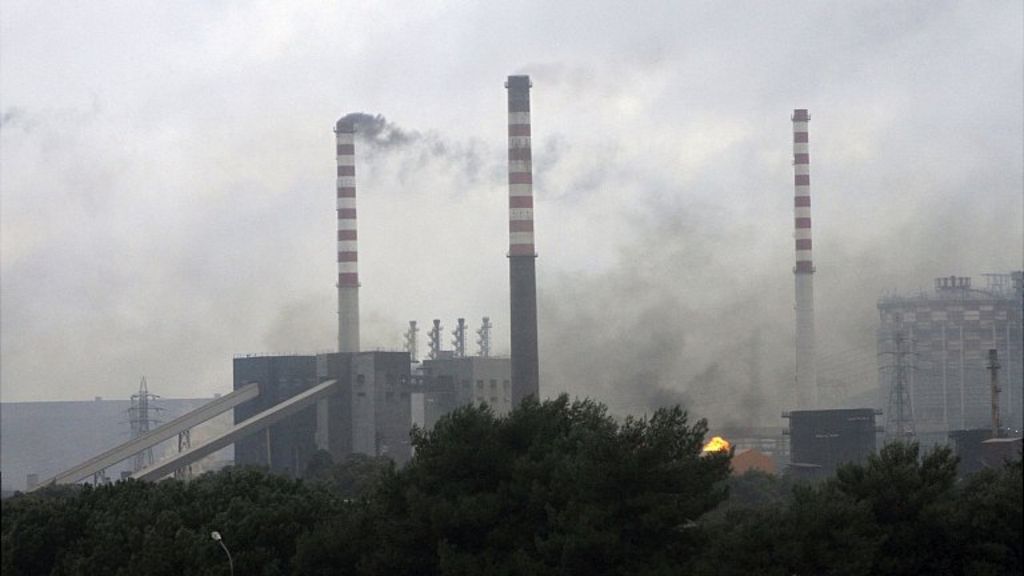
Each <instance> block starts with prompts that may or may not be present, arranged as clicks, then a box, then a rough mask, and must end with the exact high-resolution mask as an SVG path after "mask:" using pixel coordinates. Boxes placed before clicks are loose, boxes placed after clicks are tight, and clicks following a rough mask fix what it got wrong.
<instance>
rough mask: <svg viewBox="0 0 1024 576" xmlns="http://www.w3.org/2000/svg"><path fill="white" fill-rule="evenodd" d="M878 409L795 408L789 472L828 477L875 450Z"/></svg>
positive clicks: (791, 420) (790, 414) (788, 415)
mask: <svg viewBox="0 0 1024 576" xmlns="http://www.w3.org/2000/svg"><path fill="white" fill-rule="evenodd" d="M877 415H878V412H877V411H875V410H874V409H871V408H846V409H836V410H794V411H792V412H788V413H784V414H783V417H784V418H787V419H789V429H788V430H787V433H788V434H789V443H790V453H789V458H790V463H789V472H790V473H791V474H793V475H794V476H796V477H798V478H825V477H828V476H831V475H832V474H834V473H835V471H836V468H837V467H839V466H840V465H841V464H845V463H847V462H861V461H863V460H864V459H866V458H867V457H868V456H869V455H871V454H872V453H874V452H875V448H876V442H877V439H876V435H877V434H878V432H879V430H878V428H877V426H876V425H875V416H877Z"/></svg>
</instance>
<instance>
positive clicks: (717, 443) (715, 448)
mask: <svg viewBox="0 0 1024 576" xmlns="http://www.w3.org/2000/svg"><path fill="white" fill-rule="evenodd" d="M731 448H732V444H730V443H729V441H728V440H726V439H725V438H722V437H721V436H715V437H713V438H712V439H711V440H708V443H707V444H705V445H704V448H702V449H701V453H703V454H709V453H711V452H728V451H729V449H731Z"/></svg>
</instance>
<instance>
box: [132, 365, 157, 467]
mask: <svg viewBox="0 0 1024 576" xmlns="http://www.w3.org/2000/svg"><path fill="white" fill-rule="evenodd" d="M157 398H159V396H157V395H156V394H153V393H152V392H150V391H149V387H148V385H147V384H146V377H145V376H143V377H142V380H141V381H140V382H139V391H138V392H137V393H135V394H132V398H131V401H132V403H131V407H130V408H128V423H129V424H130V425H131V429H132V438H138V437H139V436H142V435H144V434H146V433H147V432H149V431H150V430H152V429H153V428H154V425H156V424H159V423H160V420H158V419H156V418H155V417H154V413H156V412H159V411H160V410H162V408H160V407H159V406H156V405H154V404H153V403H152V402H153V400H156V399H157ZM152 463H153V449H152V448H147V449H145V450H143V451H142V452H139V453H138V454H136V455H135V456H134V458H133V459H132V470H133V471H134V472H138V471H139V470H142V469H143V468H145V467H147V466H149V465H151V464H152Z"/></svg>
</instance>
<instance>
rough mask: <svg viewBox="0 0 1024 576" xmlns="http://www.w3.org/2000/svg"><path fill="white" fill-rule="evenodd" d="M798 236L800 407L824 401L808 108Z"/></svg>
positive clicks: (796, 121) (798, 161)
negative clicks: (818, 359) (817, 334)
mask: <svg viewBox="0 0 1024 576" xmlns="http://www.w3.org/2000/svg"><path fill="white" fill-rule="evenodd" d="M792 120H793V172H794V182H793V184H794V196H793V216H794V220H793V222H794V230H795V231H794V238H795V240H796V266H795V267H794V268H793V275H794V280H795V288H796V388H797V390H796V392H797V394H796V403H797V407H798V408H800V409H807V408H814V407H816V406H817V405H818V403H819V402H820V398H819V391H818V374H817V364H816V359H815V336H814V263H813V260H812V258H811V155H810V150H809V147H808V146H809V138H808V132H807V123H808V122H810V120H811V116H810V114H808V113H807V110H806V109H796V110H793V116H792Z"/></svg>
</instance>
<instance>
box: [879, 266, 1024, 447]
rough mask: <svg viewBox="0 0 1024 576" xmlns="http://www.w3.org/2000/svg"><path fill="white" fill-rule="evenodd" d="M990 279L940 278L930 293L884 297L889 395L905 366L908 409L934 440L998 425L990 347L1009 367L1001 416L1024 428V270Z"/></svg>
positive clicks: (882, 343)
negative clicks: (980, 283) (994, 415)
mask: <svg viewBox="0 0 1024 576" xmlns="http://www.w3.org/2000/svg"><path fill="white" fill-rule="evenodd" d="M985 281H986V283H985V286H983V287H977V286H975V285H974V283H973V282H972V280H971V278H968V277H956V276H951V277H946V278H938V279H936V280H935V285H934V290H933V291H932V292H930V293H925V292H921V293H918V294H912V295H887V296H884V297H882V298H881V299H880V300H879V301H878V311H879V328H878V337H877V345H878V351H879V355H880V358H882V360H880V362H881V364H882V365H881V366H880V371H879V384H880V388H881V394H882V398H883V400H884V399H886V398H888V397H889V396H890V395H891V392H892V390H893V388H894V386H896V385H897V384H898V383H899V382H898V378H899V375H900V373H901V370H900V368H901V367H902V368H903V370H902V373H903V374H904V379H905V386H906V388H907V396H908V398H909V403H910V406H909V409H907V411H908V412H909V415H910V417H911V418H912V419H913V429H914V432H915V434H916V437H917V439H918V440H920V441H922V442H924V443H926V444H934V443H945V442H947V439H948V436H949V433H950V432H952V431H955V430H969V429H990V427H991V420H992V390H991V386H990V373H989V371H988V370H987V362H988V351H989V350H996V351H997V353H998V358H999V363H1000V364H1001V366H1002V367H1001V369H1000V371H999V380H1000V381H1001V382H1000V387H1001V388H1002V392H1001V394H1000V403H999V404H1000V420H1001V421H1002V423H1003V426H1004V428H1007V427H1008V428H1010V429H1014V430H1020V429H1021V427H1022V422H1021V418H1022V399H1024V393H1022V390H1021V387H1022V383H1024V370H1022V360H1021V357H1022V353H1024V337H1022V318H1021V316H1022V307H1024V273H1022V272H1020V271H1017V272H1013V273H1011V274H987V275H985ZM899 342H904V343H905V344H904V345H903V346H902V347H901V346H899V345H898V343H899ZM888 416H890V417H891V416H892V414H889V415H888Z"/></svg>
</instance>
